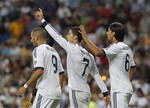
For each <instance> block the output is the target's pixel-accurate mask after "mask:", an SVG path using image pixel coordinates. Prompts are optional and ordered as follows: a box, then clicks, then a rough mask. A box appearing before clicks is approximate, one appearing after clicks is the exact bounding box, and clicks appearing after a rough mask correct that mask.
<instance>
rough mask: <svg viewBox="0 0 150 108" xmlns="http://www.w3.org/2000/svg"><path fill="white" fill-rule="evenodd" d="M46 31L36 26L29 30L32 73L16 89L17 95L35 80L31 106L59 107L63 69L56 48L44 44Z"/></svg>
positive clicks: (39, 107) (35, 107)
mask: <svg viewBox="0 0 150 108" xmlns="http://www.w3.org/2000/svg"><path fill="white" fill-rule="evenodd" d="M46 35H47V33H46V31H45V30H44V29H43V28H40V27H37V28H35V29H33V31H32V32H31V42H32V44H33V45H34V46H35V47H36V48H35V49H34V50H33V65H34V73H33V75H32V76H31V78H30V79H29V80H28V81H27V82H26V83H25V84H24V86H23V87H21V88H20V89H19V90H18V95H19V96H22V94H23V93H24V92H25V91H26V89H27V88H28V87H29V86H30V85H32V84H33V83H35V82H36V89H37V93H36V97H35V99H34V102H33V108H59V107H60V99H61V85H62V82H63V73H64V69H63V67H62V64H61V62H60V57H59V55H58V53H57V52H56V50H55V49H54V48H52V47H50V46H49V45H47V44H46Z"/></svg>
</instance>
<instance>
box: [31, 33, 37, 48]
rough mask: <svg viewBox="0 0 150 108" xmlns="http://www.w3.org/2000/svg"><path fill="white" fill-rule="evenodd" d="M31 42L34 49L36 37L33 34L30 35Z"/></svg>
mask: <svg viewBox="0 0 150 108" xmlns="http://www.w3.org/2000/svg"><path fill="white" fill-rule="evenodd" d="M31 42H32V44H33V46H34V47H36V46H37V36H35V34H34V33H31Z"/></svg>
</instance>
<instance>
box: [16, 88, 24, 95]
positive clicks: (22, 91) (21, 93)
mask: <svg viewBox="0 0 150 108" xmlns="http://www.w3.org/2000/svg"><path fill="white" fill-rule="evenodd" d="M25 91H26V89H25V88H24V87H21V88H19V90H18V91H17V94H18V96H22V95H23V94H24V93H25Z"/></svg>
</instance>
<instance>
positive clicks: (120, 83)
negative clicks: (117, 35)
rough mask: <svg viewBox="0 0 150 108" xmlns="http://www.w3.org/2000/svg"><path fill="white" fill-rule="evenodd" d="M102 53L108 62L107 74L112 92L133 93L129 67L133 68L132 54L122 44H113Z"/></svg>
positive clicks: (127, 47) (126, 46) (128, 48)
mask: <svg viewBox="0 0 150 108" xmlns="http://www.w3.org/2000/svg"><path fill="white" fill-rule="evenodd" d="M104 52H105V54H106V57H107V58H108V61H109V73H110V82H111V91H112V92H125V93H131V94H132V92H133V88H132V85H131V82H130V77H129V74H130V73H129V72H130V67H132V66H135V62H134V60H133V52H132V50H131V49H130V47H129V46H128V45H126V44H125V43H123V42H118V43H113V44H111V45H110V46H109V47H108V48H104Z"/></svg>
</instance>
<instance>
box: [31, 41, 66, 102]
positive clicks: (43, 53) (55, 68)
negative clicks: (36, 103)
mask: <svg viewBox="0 0 150 108" xmlns="http://www.w3.org/2000/svg"><path fill="white" fill-rule="evenodd" d="M32 54H33V65H34V69H38V68H43V69H44V72H43V74H42V75H41V76H40V78H39V79H38V80H37V83H36V88H37V89H38V91H39V92H40V94H41V95H43V96H45V97H48V98H53V99H57V98H58V99H60V96H61V87H60V84H59V73H60V72H63V71H64V69H63V67H62V64H61V61H60V57H59V55H58V53H57V52H56V50H55V49H54V48H52V47H50V46H49V45H47V44H42V45H40V46H38V47H36V48H35V49H34V50H33V53H32Z"/></svg>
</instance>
